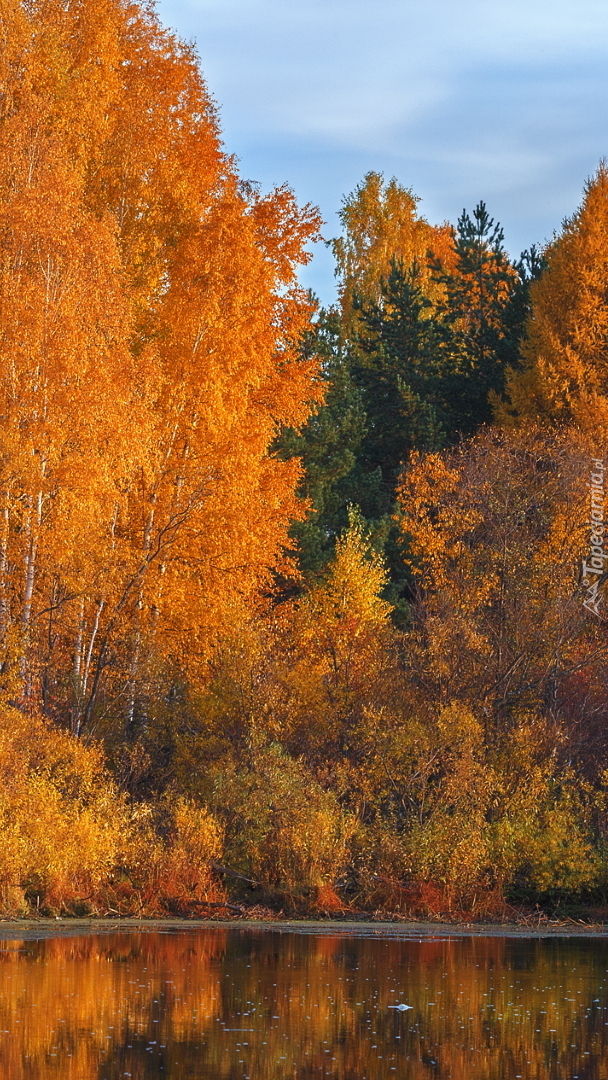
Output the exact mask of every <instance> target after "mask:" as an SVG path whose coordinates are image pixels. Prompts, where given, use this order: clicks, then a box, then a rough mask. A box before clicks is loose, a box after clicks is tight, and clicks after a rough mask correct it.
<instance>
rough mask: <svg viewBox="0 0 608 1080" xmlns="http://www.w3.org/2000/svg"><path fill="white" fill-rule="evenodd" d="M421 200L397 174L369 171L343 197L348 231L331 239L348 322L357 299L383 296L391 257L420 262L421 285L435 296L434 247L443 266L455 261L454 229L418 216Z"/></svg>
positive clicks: (352, 314) (343, 222)
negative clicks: (388, 175)
mask: <svg viewBox="0 0 608 1080" xmlns="http://www.w3.org/2000/svg"><path fill="white" fill-rule="evenodd" d="M417 204H418V199H417V198H416V196H415V195H413V193H412V192H411V191H410V190H409V189H406V188H403V187H402V186H401V185H400V184H399V183H398V182H397V181H396V180H395V179H394V178H393V179H392V180H389V181H388V182H385V181H384V178H383V176H382V175H381V174H380V173H377V172H369V173H368V174H367V176H366V177H365V179H364V180H363V182H362V183H361V184H359V186H358V187H357V188H356V189H355V191H354V192H353V193H352V194H351V195H349V196H348V197H347V198H346V199H344V202H343V206H342V210H341V211H340V218H341V221H342V225H343V229H344V235H343V236H342V237H340V238H339V239H338V240H334V241H333V242H332V247H333V252H334V256H335V258H336V264H337V273H338V276H339V278H340V301H341V306H342V312H343V318H344V321H345V325H346V326H348V327H349V328H350V326H349V323H350V322H351V321H352V319H353V317H354V309H353V299H354V297H355V295H356V296H357V297H359V298H360V299H365V300H368V301H369V300H378V299H379V297H380V281H381V279H382V278H385V279H386V278H387V277H388V274H389V271H390V268H391V260H393V259H398V260H399V261H400V262H402V263H403V265H404V267H406V268H407V267H409V266H411V265H412V263H413V262H414V261H416V262H417V263H418V265H419V268H420V272H421V277H420V282H421V284H422V287H423V289H424V291H425V293H427V294H428V295H429V296H430V297H431V299H436V298H437V297H438V289H440V288H441V287H440V286H439V287H438V286H437V285H436V284H435V283H434V282H432V280H431V275H430V271H429V268H428V259H427V256H428V254H429V250H430V251H431V252H432V253H433V255H435V256H436V257H439V258H441V260H442V262H443V263H444V265H449V264H450V263H451V261H452V260H453V251H452V233H451V230H450V228H449V226H447V225H443V226H436V227H433V226H431V225H429V224H428V222H427V221H426V220H425V219H424V218H422V217H419V216H418V215H417Z"/></svg>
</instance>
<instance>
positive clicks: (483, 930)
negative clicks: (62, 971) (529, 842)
mask: <svg viewBox="0 0 608 1080" xmlns="http://www.w3.org/2000/svg"><path fill="white" fill-rule="evenodd" d="M197 930H233V931H234V930H260V931H262V930H264V931H274V932H278V933H297V934H318V935H322V936H329V935H338V934H339V935H341V936H344V937H350V936H353V937H381V938H382V937H384V938H402V939H404V940H406V939H409V940H423V939H425V938H428V939H431V938H442V939H445V938H463V937H507V938H556V937H562V938H563V937H568V938H570V937H577V938H580V937H582V938H597V937H608V925H606V924H603V923H598V924H596V925H586V924H579V923H575V922H565V921H562V922H557V921H556V922H555V923H550V924H548V925H547V924H545V923H543V924H541V925H539V926H537V927H535V926H529V925H526V924H521V923H445V922H401V921H400V922H388V921H387V922H373V921H371V920H370V921H365V922H363V921H356V922H355V921H353V922H349V921H345V920H332V919H280V920H279V919H277V920H273V919H267V920H262V919H184V918H171V917H168V918H163V919H139V918H133V917H132V918H114V919H107V918H106V919H103V918H101V919H84V918H74V919H71V918H61V919H6V920H0V942H2V941H15V940H19V941H38V940H41V939H44V938H54V937H79V936H81V935H83V934H104V935H105V934H116V933H154V932H155V933H165V934H168V933H183V932H188V931H189V932H193V931H197Z"/></svg>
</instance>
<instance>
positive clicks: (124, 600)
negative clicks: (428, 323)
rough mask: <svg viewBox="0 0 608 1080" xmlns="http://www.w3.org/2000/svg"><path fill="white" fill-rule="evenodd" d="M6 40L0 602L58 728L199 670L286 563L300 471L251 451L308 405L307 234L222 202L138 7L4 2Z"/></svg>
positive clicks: (192, 66) (295, 220) (0, 19)
mask: <svg viewBox="0 0 608 1080" xmlns="http://www.w3.org/2000/svg"><path fill="white" fill-rule="evenodd" d="M2 27H4V38H2V36H1V33H0V53H1V54H2V55H1V56H0V73H2V72H4V79H5V87H4V90H5V98H4V100H5V102H8V101H9V100H10V103H11V104H10V108H9V107H8V105H6V108H5V112H4V119H2V120H1V123H2V144H1V147H0V357H1V360H2V375H1V377H0V413H1V414H2V416H3V421H4V422H3V434H2V441H1V444H0V450H1V461H0V490H2V491H3V492H4V496H3V498H2V511H3V513H4V515H5V517H4V523H5V526H6V527H5V531H4V533H3V536H4V539H3V540H2V542H1V544H0V548H1V550H0V605H1V607H2V610H3V612H4V613H5V622H6V627H5V629H6V630H8V628H9V627H10V626H11V625H13V626H19V627H20V633H21V635H22V640H23V646H22V647H23V650H24V652H23V655H22V657H21V660H20V665H21V670H22V671H24V670H25V669H26V668H28V667H29V668H30V676H28V678H27V680H26V682H27V684H28V689H27V693H28V696H31V694H32V693H33V692H34V683H35V681H36V680H35V679H34V678H33V676H32V674H31V672H32V671H33V658H34V657H36V658H37V664H39V665H40V667H39V668H37V671H39V672H43V674H42V675H41V678H42V686H44V688H45V689H44V692H43V693H44V700H45V704H46V706H47V707H48V708H51V709H52V711H53V712H58V713H60V714H63V713H64V712H65V710H66V709H67V708H68V707H69V709H70V714H71V716H72V723H73V724H74V725H75V727H76V728H77V729H79V728H80V726H81V723H82V721H83V719H86V721H87V722H89V721H90V720H91V718H92V716H93V715H94V714H95V711H96V709H97V707H98V705H99V703H100V701H101V699H102V698H103V696H104V694H107V695H109V697H110V700H112V698H113V697H114V695H117V700H121V697H122V696H124V694H125V686H126V685H128V686H129V687H130V689H129V692H128V695H127V699H128V700H129V701H130V704H127V705H126V711H127V714H128V715H133V710H134V708H135V699H136V697H137V693H138V690H137V687H138V686H140V684H141V685H143V684H144V683H145V681H146V679H148V678H149V672H150V670H152V669H155V670H157V671H158V670H160V669H162V666H163V664H165V663H169V664H170V665H172V666H173V669H174V670H176V669H182V668H184V667H188V668H189V669H190V670H193V669H194V668H196V669H197V671H198V673H199V675H200V674H201V673H202V672H203V670H204V664H205V660H206V656H207V654H208V651H209V648H210V647H211V643H212V640H213V638H214V635H216V634H217V633H218V631H219V630H220V629H221V628H222V627H224V626H225V625H226V622H230V621H231V619H232V617H233V613H234V611H235V609H236V608H238V607H239V605H240V606H241V608H242V607H247V606H248V605H254V606H255V604H256V603H257V600H258V594H259V591H260V588H261V587H262V586H263V585H265V584H267V583H268V581H269V580H270V577H271V574H272V569H273V567H275V566H276V565H278V564H279V563H281V561H282V560H283V553H282V548H283V544H284V541H285V537H286V532H287V528H288V524H289V520H290V518H291V517H292V516H293V515H295V514H297V513H298V512H301V508H297V501H296V498H295V494H294V490H295V485H296V483H297V479H298V466H297V463H284V462H281V461H279V460H277V459H275V458H274V457H273V456H272V455H271V453H270V448H271V446H272V443H273V440H274V438H275V435H276V432H277V430H278V427H279V425H280V424H281V423H289V424H298V423H301V422H302V421H303V420H304V419H305V418H306V416H307V413H308V409H309V407H310V402H311V401H312V400H313V399H315V398H317V397H318V396H319V390H318V388H317V386H316V383H315V372H316V365H315V364H314V363H311V362H307V363H300V362H299V360H298V357H297V342H298V341H299V338H300V335H301V332H302V330H303V328H304V327H305V326H306V325H307V324H308V320H309V318H310V304H309V302H308V300H307V298H306V297H305V296H304V294H303V292H302V291H301V290H299V289H298V287H297V286H296V285H295V271H296V267H297V265H298V263H301V262H305V261H306V260H307V257H308V256H307V253H306V244H307V242H308V240H309V239H313V238H314V237H315V236H316V235H317V233H318V228H319V219H318V215H317V213H316V211H314V210H313V209H312V208H311V207H305V208H304V209H303V210H300V209H299V208H298V207H297V205H296V202H295V199H294V197H293V195H292V194H291V192H290V191H289V190H288V189H287V188H281V189H278V190H277V191H276V192H274V193H273V194H270V195H268V196H266V197H261V196H259V195H258V194H257V193H256V192H255V191H253V190H248V189H247V188H246V186H244V187H242V188H240V187H239V183H238V177H237V176H236V174H235V171H234V165H233V162H232V161H231V159H230V158H228V157H226V155H225V154H224V152H223V150H222V147H221V144H220V136H219V131H218V127H217V119H216V114H215V108H214V106H213V104H212V103H211V100H210V98H209V95H208V93H207V90H206V87H205V84H204V82H203V79H202V77H201V74H200V71H199V68H198V63H197V58H196V56H195V54H194V52H193V50H192V49H191V48H189V47H187V46H185V45H183V44H182V43H180V42H179V41H177V40H176V39H175V38H174V37H173V36H172V35H171V34H169V33H167V32H166V31H164V30H163V29H162V28H161V27H160V26H159V24H158V22H157V20H156V18H155V16H154V15H153V14H152V13H151V11H150V10H149V9H148V7H147V6H145V5H140V4H136V3H133V4H128V5H123V4H121V3H119V2H118V0H102V2H101V3H99V4H93V3H92V0H81V2H79V3H77V4H70V5H65V4H60V3H57V2H55V0H36V2H35V3H34V4H33V5H28V6H27V7H26V6H25V5H23V6H11V5H9V4H7V3H6V4H5V5H4V7H3V8H2V9H0V31H1V30H2ZM10 28H12V30H14V36H13V37H11V39H10V43H9V29H10ZM2 41H4V46H2ZM16 42H20V45H19V47H17V45H16V44H15V43H16ZM3 49H4V52H3ZM2 64H3V65H4V66H2ZM2 545H3V546H2ZM70 672H72V676H70V675H69V673H70ZM110 672H111V674H110ZM70 679H72V682H70ZM104 700H105V707H107V706H108V700H107V699H104Z"/></svg>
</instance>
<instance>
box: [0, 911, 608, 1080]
mask: <svg viewBox="0 0 608 1080" xmlns="http://www.w3.org/2000/svg"><path fill="white" fill-rule="evenodd" d="M62 932H63V936H61V937H49V938H43V939H40V940H4V941H0V1076H1V1077H2V1078H3V1080H4V1078H7V1080H22V1078H23V1080H26V1078H27V1080H38V1078H40V1080H42V1078H44V1080H47V1078H51V1077H61V1078H62V1080H118V1078H121V1080H124V1078H125V1077H127V1078H128V1077H131V1078H133V1080H159V1078H161V1077H163V1078H171V1080H191V1078H192V1080H194V1078H197V1080H203V1078H204V1080H243V1078H244V1080H248V1078H249V1080H288V1078H289V1080H291V1078H293V1077H296V1078H298V1080H302V1078H309V1077H310V1078H313V1077H314V1078H322V1077H327V1078H330V1077H331V1078H336V1080H389V1078H393V1077H402V1078H408V1080H410V1078H411V1080H419V1078H420V1080H422V1078H423V1077H424V1078H428V1077H438V1078H442V1080H446V1078H448V1077H450V1078H453V1080H477V1078H479V1080H482V1078H483V1080H499V1078H500V1080H514V1078H516V1077H521V1078H522V1080H524V1078H525V1080H532V1078H534V1080H545V1078H546V1080H562V1078H563V1080H574V1078H577V1077H578V1078H579V1080H607V1078H608V1034H607V1033H608V983H607V982H606V975H607V974H608V939H606V938H604V937H598V938H595V939H594V938H567V937H563V938H548V939H547V938H540V939H539V938H534V937H529V938H521V937H519V938H510V937H477V936H476V937H449V936H436V937H426V938H423V939H420V938H418V937H407V936H403V935H400V934H398V933H396V932H393V933H391V931H390V930H389V929H388V928H387V929H385V930H384V929H383V930H381V931H379V932H374V931H373V930H371V931H368V932H367V933H364V932H362V933H361V934H359V933H345V932H340V931H337V930H336V931H335V932H334V931H332V930H330V929H327V930H326V931H325V932H322V933H313V932H304V933H298V932H293V931H289V930H288V929H276V928H269V929H252V928H248V927H242V928H240V927H233V926H221V925H220V926H217V927H213V928H205V929H196V930H194V929H193V930H191V931H190V930H178V931H173V930H171V929H168V930H160V931H159V930H154V931H149V932H112V933H104V934H101V933H95V932H93V933H89V934H80V935H76V934H75V935H74V936H67V935H66V928H65V927H63V928H62ZM67 933H68V934H69V931H67ZM398 1004H404V1005H409V1006H411V1008H409V1009H407V1010H399V1009H396V1008H394V1006H395V1005H398Z"/></svg>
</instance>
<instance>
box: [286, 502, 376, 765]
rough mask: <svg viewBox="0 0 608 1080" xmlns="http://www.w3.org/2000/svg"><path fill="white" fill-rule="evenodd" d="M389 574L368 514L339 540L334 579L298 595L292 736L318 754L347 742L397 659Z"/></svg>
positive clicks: (290, 678) (290, 677) (352, 523)
mask: <svg viewBox="0 0 608 1080" xmlns="http://www.w3.org/2000/svg"><path fill="white" fill-rule="evenodd" d="M386 580H387V576H386V570H385V568H384V565H383V562H382V559H381V558H380V557H379V556H378V555H376V554H375V553H374V552H373V551H372V550H371V549H370V545H369V541H368V538H367V537H366V535H365V530H364V526H363V523H362V521H361V520H360V519H359V518H358V517H357V515H356V514H351V520H350V525H349V527H348V529H347V530H346V531H345V533H344V534H343V535H342V536H341V537H340V539H339V540H338V541H337V544H336V554H335V557H334V559H333V561H332V563H331V565H330V568H329V573H328V576H327V580H326V581H325V582H323V583H321V584H319V585H315V586H313V587H312V588H311V589H310V591H309V592H308V594H307V595H306V596H305V597H304V598H303V600H302V601H300V602H299V604H298V606H297V609H296V611H295V614H294V621H293V628H292V630H291V634H292V641H293V649H294V651H293V654H292V658H291V671H290V673H289V675H288V676H287V678H288V683H289V686H290V688H291V690H292V693H293V694H294V697H295V699H296V700H297V705H296V704H295V702H294V705H293V711H292V717H293V719H292V720H291V724H292V738H293V739H294V740H295V744H296V745H298V744H299V742H300V740H301V743H302V746H306V747H307V748H308V752H309V753H310V754H311V755H312V756H313V757H317V758H319V759H321V760H322V759H323V757H324V756H327V754H331V752H332V751H331V750H330V748H331V747H333V752H335V751H336V748H337V747H338V746H342V747H345V746H346V744H347V743H348V740H349V733H350V732H351V729H352V728H353V725H354V723H355V719H356V717H357V715H358V713H359V712H360V710H361V708H363V707H364V705H365V704H366V702H369V700H370V695H371V696H372V697H373V695H374V692H375V688H376V686H377V684H378V682H379V680H380V678H381V675H382V672H383V669H384V667H385V666H386V665H387V664H388V663H390V660H391V651H390V643H391V628H390V612H391V610H392V609H391V605H390V604H388V603H387V602H386V601H385V600H383V599H382V597H381V592H382V589H383V588H384V585H385V584H386Z"/></svg>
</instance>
